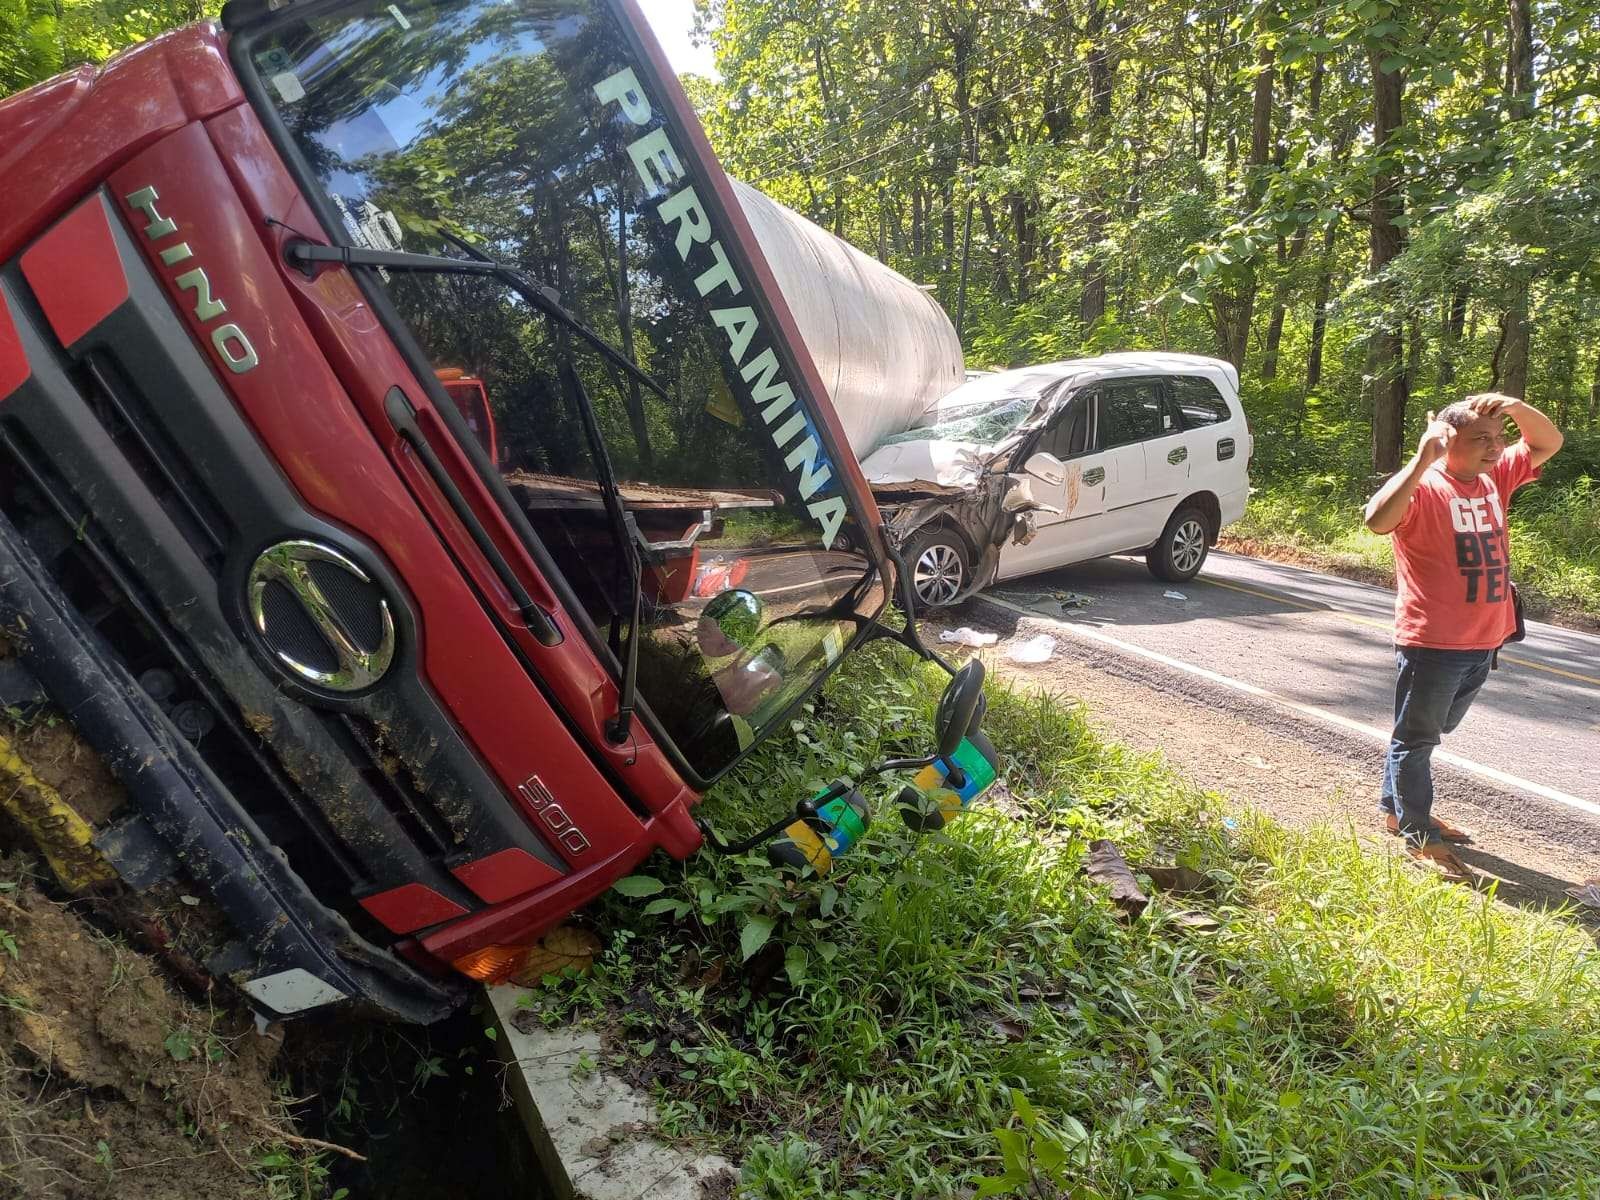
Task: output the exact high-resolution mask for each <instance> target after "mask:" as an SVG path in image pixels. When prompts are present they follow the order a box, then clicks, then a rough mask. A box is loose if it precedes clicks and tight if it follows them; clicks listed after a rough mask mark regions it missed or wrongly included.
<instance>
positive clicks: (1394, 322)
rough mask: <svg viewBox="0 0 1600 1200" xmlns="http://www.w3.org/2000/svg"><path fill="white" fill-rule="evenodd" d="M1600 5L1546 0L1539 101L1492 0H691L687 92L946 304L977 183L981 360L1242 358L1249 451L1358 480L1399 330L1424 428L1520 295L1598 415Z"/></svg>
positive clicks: (1569, 420)
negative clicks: (1520, 81) (1392, 201)
mask: <svg viewBox="0 0 1600 1200" xmlns="http://www.w3.org/2000/svg"><path fill="white" fill-rule="evenodd" d="M1591 8H1592V6H1588V7H1586V6H1585V5H1582V4H1580V5H1578V6H1577V7H1576V8H1574V7H1573V6H1571V5H1568V6H1548V5H1546V6H1539V5H1533V6H1531V11H1532V20H1533V31H1532V32H1533V45H1534V47H1535V48H1536V49H1535V54H1534V56H1533V64H1532V69H1533V71H1534V74H1535V84H1536V88H1535V94H1534V95H1532V96H1530V95H1527V94H1521V93H1519V92H1518V91H1516V90H1515V89H1514V88H1510V87H1508V86H1507V80H1508V78H1510V75H1509V70H1510V64H1509V62H1508V57H1507V55H1508V49H1507V47H1508V39H1507V36H1506V23H1507V12H1508V10H1507V5H1506V3H1505V0H1496V2H1495V3H1492V4H1491V3H1479V2H1476V0H1474V2H1471V3H1435V2H1433V0H1429V2H1427V3H1417V4H1406V5H1401V4H1395V3H1387V2H1376V0H1363V2H1362V3H1337V4H1325V3H1318V2H1313V0H1290V2H1287V3H1276V4H1270V5H1268V4H1249V3H1244V2H1243V0H1228V2H1225V3H1223V4H1220V5H1209V6H1205V7H1202V8H1199V9H1196V8H1192V7H1189V6H1182V5H1172V4H1169V3H1166V2H1165V0H1138V2H1137V3H1133V4H1119V5H1103V4H1099V3H1096V2H1094V0H1075V2H1074V3H1070V4H1060V5H1022V6H987V7H984V6H978V7H973V6H969V5H962V4H956V3H953V2H951V0H933V2H932V3H929V4H921V5H913V6H907V5H891V4H885V3H840V2H838V0H802V2H801V3H798V4H796V3H793V2H791V0H784V2H782V3H779V2H778V0H703V2H702V4H701V9H702V12H703V14H704V16H705V22H706V27H707V29H708V31H709V33H710V35H711V38H712V41H713V44H714V46H715V48H716V52H717V63H718V67H719V69H720V71H721V73H722V79H721V81H720V83H716V84H711V83H707V82H706V81H696V85H695V94H696V102H697V105H698V107H699V109H700V111H701V112H702V113H703V114H704V116H705V120H706V122H707V125H708V127H709V129H710V131H711V133H712V138H713V143H714V144H715V145H716V147H717V149H718V152H719V154H720V155H721V156H722V158H723V160H724V162H725V163H726V164H727V165H728V167H729V169H730V170H731V171H732V172H733V173H735V174H737V175H740V176H742V177H744V178H746V179H749V180H751V181H753V182H755V183H757V184H758V185H759V186H761V187H762V188H764V189H765V190H767V191H769V192H770V193H771V194H773V195H774V196H776V197H777V198H779V199H781V200H784V201H785V202H787V203H789V204H791V205H794V206H795V207H797V208H798V209H800V211H802V212H804V213H805V214H806V215H808V216H810V217H811V218H812V219H813V220H816V221H818V222H820V223H821V224H823V225H824V226H826V227H828V228H830V229H832V230H833V231H834V232H836V233H838V234H840V235H841V236H843V237H845V238H847V239H849V240H850V241H851V242H853V243H854V244H855V245H857V246H858V247H860V248H861V249H863V250H865V251H867V252H868V253H871V254H874V255H876V256H877V257H879V258H881V259H883V260H884V261H886V262H888V263H890V264H891V265H892V266H894V267H896V268H897V269H899V270H900V271H902V272H903V273H905V274H906V275H908V276H909V277H911V278H912V279H914V280H916V281H917V282H919V283H923V284H931V285H933V286H934V288H935V294H936V295H937V297H938V298H939V300H940V301H941V302H942V303H943V304H944V305H945V307H946V308H947V309H948V310H950V311H951V312H952V313H954V311H955V309H956V301H957V295H958V291H959V286H960V280H961V277H962V257H963V256H962V244H963V240H964V237H963V235H964V232H965V229H966V214H967V212H968V207H969V205H970V206H971V208H972V211H973V212H974V214H975V215H974V217H973V220H972V223H971V231H972V236H971V246H972V250H971V255H970V261H969V262H968V264H967V267H968V269H967V291H966V297H965V314H964V315H965V321H964V329H963V335H964V342H965V345H966V348H967V353H968V359H969V362H970V363H972V364H973V365H978V366H985V367H989V366H1002V367H1003V366H1018V365H1024V364H1027V363H1036V362H1042V361H1049V360H1053V359H1060V358H1067V357H1071V356H1074V355H1079V354H1094V353H1099V352H1101V351H1105V350H1115V349H1141V348H1161V349H1170V350H1180V351H1188V352H1194V353H1202V354H1214V355H1219V356H1221V357H1230V358H1232V359H1233V360H1234V361H1235V362H1236V363H1237V364H1238V365H1239V366H1240V367H1241V376H1242V379H1243V387H1244V392H1245V399H1246V404H1247V407H1248V410H1249V413H1250V417H1251V421H1252V424H1253V426H1254V428H1255V432H1256V435H1257V439H1256V471H1257V473H1258V474H1262V475H1265V476H1266V477H1267V480H1268V481H1269V485H1270V486H1271V487H1272V488H1273V489H1278V488H1280V487H1282V488H1294V487H1296V486H1299V485H1301V484H1304V485H1305V487H1304V490H1305V491H1306V492H1307V493H1308V494H1317V493H1319V492H1324V491H1326V487H1325V485H1324V484H1323V483H1321V482H1318V481H1320V480H1325V479H1326V478H1327V477H1328V476H1334V477H1335V479H1336V484H1335V490H1337V491H1339V492H1340V493H1341V494H1342V495H1350V496H1353V495H1355V494H1356V493H1358V492H1359V493H1363V498H1364V494H1365V493H1367V492H1369V491H1370V490H1371V486H1370V485H1371V483H1372V481H1371V479H1370V472H1371V470H1372V464H1373V463H1374V461H1375V457H1374V446H1373V438H1372V414H1373V377H1374V372H1375V370H1376V367H1377V364H1376V363H1375V362H1374V361H1373V359H1372V357H1371V355H1372V352H1373V349H1374V343H1373V340H1372V335H1373V334H1374V333H1375V332H1378V331H1381V330H1384V329H1386V328H1398V329H1400V331H1401V335H1402V358H1403V360H1404V361H1403V363H1402V364H1401V365H1402V366H1403V367H1404V371H1405V375H1406V385H1407V391H1408V392H1409V395H1410V403H1409V409H1408V414H1409V417H1410V420H1411V424H1412V425H1416V424H1417V423H1418V422H1420V419H1421V417H1422V414H1423V413H1424V412H1425V411H1426V410H1427V409H1428V408H1430V407H1432V408H1439V407H1442V406H1443V405H1444V404H1446V403H1449V402H1450V401H1451V400H1454V399H1457V398H1459V397H1460V396H1461V395H1463V394H1466V393H1468V392H1472V391H1482V390H1485V389H1488V388H1490V387H1494V386H1499V385H1502V384H1504V383H1505V382H1506V380H1507V378H1508V377H1509V373H1510V372H1511V370H1512V364H1511V363H1510V359H1511V357H1513V356H1514V350H1513V348H1512V347H1511V346H1510V345H1509V344H1508V342H1507V338H1506V336H1505V335H1504V334H1503V321H1504V318H1505V315H1506V313H1507V311H1508V310H1509V309H1511V308H1513V307H1515V306H1516V305H1518V304H1519V303H1523V302H1526V305H1527V311H1528V320H1529V325H1530V328H1531V330H1532V337H1531V350H1530V352H1529V355H1528V364H1527V379H1528V384H1527V390H1526V395H1527V397H1528V398H1529V399H1530V400H1531V401H1532V402H1533V403H1535V404H1537V405H1538V406H1540V407H1541V408H1543V409H1545V410H1546V411H1547V412H1549V413H1550V414H1551V415H1552V416H1553V417H1555V419H1556V420H1557V422H1558V424H1560V425H1561V426H1562V427H1563V428H1564V429H1565V430H1567V431H1569V432H1576V431H1578V430H1583V429H1587V430H1591V431H1592V430H1595V429H1596V428H1597V427H1600V386H1597V385H1595V384H1594V382H1593V381H1594V380H1595V379H1597V378H1600V375H1597V369H1600V330H1597V329H1596V327H1595V325H1594V322H1593V320H1592V314H1593V312H1594V311H1596V301H1597V300H1600V295H1597V291H1600V272H1597V271H1596V268H1595V263H1596V262H1600V254H1597V251H1600V120H1597V117H1596V109H1595V107H1594V98H1595V95H1596V92H1597V88H1596V86H1595V84H1594V78H1595V64H1596V62H1597V60H1600V25H1597V24H1596V22H1595V20H1594V13H1593V12H1592V11H1591ZM1395 72H1399V73H1400V74H1401V76H1402V77H1403V83H1404V97H1403V109H1402V123H1401V126H1400V128H1399V129H1398V131H1397V133H1396V134H1395V136H1394V137H1392V138H1390V139H1389V141H1388V143H1387V144H1386V145H1385V146H1384V147H1382V148H1379V147H1375V146H1374V142H1373V90H1374V80H1375V78H1376V77H1378V76H1380V75H1387V76H1393V75H1394V73H1395ZM1263 81H1264V82H1265V83H1266V84H1267V85H1268V90H1267V91H1265V92H1264V93H1261V92H1259V91H1258V85H1259V84H1261V83H1262V82H1263ZM1101 85H1103V86H1101ZM1263 99H1264V100H1265V101H1266V103H1264V104H1263V103H1258V101H1261V100H1263ZM1257 134H1259V135H1260V138H1261V147H1260V150H1261V151H1262V152H1263V153H1262V154H1261V155H1259V156H1258V154H1257V149H1258V148H1257V147H1256V146H1255V145H1254V143H1255V141H1256V135H1257ZM1391 176H1392V177H1393V178H1394V180H1395V184H1394V188H1395V195H1396V197H1397V200H1398V206H1399V211H1398V214H1397V216H1396V219H1395V224H1396V226H1397V228H1398V230H1399V234H1400V246H1399V248H1398V254H1397V256H1396V257H1394V258H1393V259H1392V261H1390V262H1389V263H1388V264H1387V265H1386V266H1385V267H1384V268H1383V269H1382V270H1381V271H1375V270H1374V269H1373V268H1372V266H1371V262H1372V259H1371V252H1372V251H1371V235H1372V229H1371V220H1370V218H1371V214H1372V203H1371V201H1372V194H1373V188H1374V187H1375V186H1376V181H1378V180H1380V179H1382V178H1388V177H1391ZM1097 283H1098V284H1100V285H1101V286H1103V288H1104V297H1105V298H1104V303H1103V305H1099V306H1097V305H1096V304H1095V303H1094V296H1093V287H1094V285H1096V284H1097ZM1324 304H1325V307H1323V305H1324ZM1319 308H1322V311H1323V313H1324V314H1325V317H1326V320H1325V321H1319V320H1318V319H1317V318H1318V314H1319ZM1313 360H1315V361H1316V362H1317V364H1318V365H1317V368H1316V370H1315V371H1313V370H1312V362H1313ZM1567 454H1568V455H1569V456H1570V455H1571V450H1570V449H1569V451H1568V452H1567ZM1596 472H1597V468H1596V467H1594V466H1592V465H1591V467H1590V468H1589V469H1588V474H1589V475H1590V476H1591V477H1593V476H1594V475H1595V474H1596ZM1563 482H1564V481H1563ZM1546 490H1550V489H1548V488H1547V489H1546ZM1338 532H1339V534H1340V535H1341V536H1342V535H1343V533H1344V532H1345V531H1344V530H1342V529H1341V530H1339V531H1338ZM1536 540H1537V538H1535V539H1534V540H1532V541H1529V542H1528V543H1527V545H1528V549H1529V550H1530V552H1531V553H1532V554H1533V555H1535V556H1538V557H1540V558H1546V557H1547V556H1545V555H1544V553H1543V551H1542V550H1540V549H1539V548H1538V547H1537V546H1536V545H1535V542H1536ZM1574 544H1575V543H1574V542H1573V539H1571V538H1570V537H1566V536H1565V535H1563V540H1562V542H1561V545H1560V547H1559V548H1555V549H1553V550H1552V552H1551V554H1550V555H1549V556H1548V566H1549V567H1550V568H1551V573H1552V580H1551V584H1550V594H1551V595H1552V596H1554V595H1556V594H1558V593H1559V594H1561V595H1563V596H1565V597H1567V598H1568V599H1571V598H1572V597H1574V596H1575V595H1576V594H1577V593H1578V591H1579V590H1580V589H1581V588H1582V587H1584V586H1588V584H1589V583H1590V580H1591V579H1592V576H1591V575H1589V574H1586V572H1591V571H1593V570H1594V569H1596V568H1597V567H1600V560H1597V559H1596V558H1595V557H1594V556H1593V555H1592V554H1590V555H1589V556H1588V557H1584V556H1582V555H1581V554H1576V553H1574V550H1573V546H1574ZM1582 544H1583V538H1582V537H1581V536H1580V537H1579V538H1578V539H1577V541H1576V545H1577V546H1579V547H1581V545H1582ZM1562 562H1565V563H1567V564H1570V565H1572V566H1574V567H1576V568H1577V573H1576V574H1570V573H1569V574H1570V578H1571V586H1567V587H1565V588H1563V587H1562V586H1561V584H1560V581H1559V579H1557V578H1555V576H1556V575H1559V571H1558V567H1559V565H1560V564H1561V563H1562Z"/></svg>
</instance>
